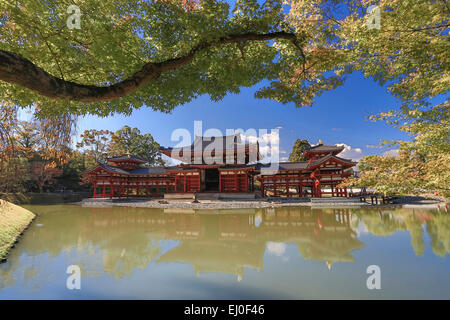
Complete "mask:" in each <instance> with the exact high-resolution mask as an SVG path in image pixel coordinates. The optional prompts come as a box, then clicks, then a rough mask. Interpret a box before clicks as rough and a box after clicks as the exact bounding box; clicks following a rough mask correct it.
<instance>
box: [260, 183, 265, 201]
mask: <svg viewBox="0 0 450 320" xmlns="http://www.w3.org/2000/svg"><path fill="white" fill-rule="evenodd" d="M260 182H261V198H264V180H260Z"/></svg>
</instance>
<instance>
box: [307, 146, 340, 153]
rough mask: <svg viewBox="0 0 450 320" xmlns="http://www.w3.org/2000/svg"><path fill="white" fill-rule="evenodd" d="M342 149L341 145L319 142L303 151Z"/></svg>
mask: <svg viewBox="0 0 450 320" xmlns="http://www.w3.org/2000/svg"><path fill="white" fill-rule="evenodd" d="M342 150H344V147H343V146H330V145H325V144H319V145H317V146H314V147H310V148H308V149H306V150H305V152H327V151H342Z"/></svg>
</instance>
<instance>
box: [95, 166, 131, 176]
mask: <svg viewBox="0 0 450 320" xmlns="http://www.w3.org/2000/svg"><path fill="white" fill-rule="evenodd" d="M98 165H99V166H100V167H102V168H103V169H105V170H107V171H111V172H115V173H118V174H129V172H128V171H126V170H123V169H121V168H119V167H115V166H110V165H107V164H103V163H99V164H98Z"/></svg>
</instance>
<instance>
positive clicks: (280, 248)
mask: <svg viewBox="0 0 450 320" xmlns="http://www.w3.org/2000/svg"><path fill="white" fill-rule="evenodd" d="M266 247H267V251H269V253H270V254H273V255H275V256H278V257H281V256H282V255H283V254H284V253H285V252H286V244H285V243H282V242H267V246H266Z"/></svg>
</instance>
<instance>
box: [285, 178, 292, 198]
mask: <svg viewBox="0 0 450 320" xmlns="http://www.w3.org/2000/svg"><path fill="white" fill-rule="evenodd" d="M286 196H287V197H288V198H289V197H290V196H291V194H290V192H289V177H287V178H286Z"/></svg>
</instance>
